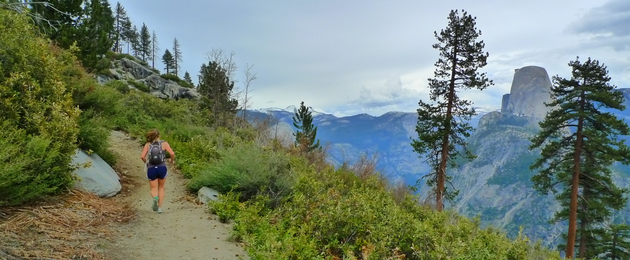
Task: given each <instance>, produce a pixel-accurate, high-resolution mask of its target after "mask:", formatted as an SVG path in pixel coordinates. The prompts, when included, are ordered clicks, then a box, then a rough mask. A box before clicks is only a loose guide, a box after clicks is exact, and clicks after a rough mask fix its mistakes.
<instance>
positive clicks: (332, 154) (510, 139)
mask: <svg viewBox="0 0 630 260" xmlns="http://www.w3.org/2000/svg"><path fill="white" fill-rule="evenodd" d="M519 71H520V73H515V79H514V82H513V84H512V88H511V93H509V94H507V98H504V99H503V103H502V104H501V109H484V108H478V109H476V110H477V111H478V112H479V114H478V115H477V116H475V117H473V119H472V120H471V122H470V123H471V125H472V126H473V127H474V128H476V129H475V131H474V133H472V136H471V138H470V139H469V140H468V142H469V148H470V149H471V151H472V152H473V154H475V155H477V156H478V157H477V158H476V159H475V160H473V161H471V162H464V163H463V164H461V165H460V167H458V168H453V169H449V170H448V171H449V175H451V176H453V185H454V186H455V188H456V189H459V190H460V194H459V196H457V198H456V199H455V201H453V202H451V203H449V204H447V207H450V208H453V209H455V210H457V211H458V212H459V213H461V214H463V215H466V216H470V217H473V216H477V215H480V216H481V221H482V223H483V224H486V225H493V226H496V227H499V228H502V229H504V230H505V231H506V232H507V233H508V234H509V235H510V236H511V237H514V236H516V235H517V234H518V232H519V227H520V226H521V225H522V226H523V228H524V229H523V232H524V234H525V235H527V236H528V237H530V238H531V239H532V240H537V239H541V240H542V241H543V243H544V244H545V245H548V246H552V245H555V244H556V243H558V241H559V239H560V234H562V233H564V232H566V227H565V223H556V224H549V222H548V220H549V219H550V218H551V216H553V214H554V212H555V211H556V210H557V209H558V203H557V202H556V201H555V199H554V195H553V194H550V195H546V196H543V195H541V194H540V193H539V192H537V191H535V190H533V188H532V183H531V177H532V176H533V175H534V172H532V171H530V170H529V165H530V164H531V163H532V162H533V160H534V159H535V158H537V156H539V151H530V150H529V149H528V146H529V144H530V141H529V140H530V138H531V137H533V136H534V135H535V134H536V133H537V131H538V122H539V121H540V120H542V119H543V118H544V116H543V115H544V114H545V113H546V111H548V108H546V107H545V105H544V103H543V102H545V101H547V99H545V98H544V96H545V95H548V93H549V89H550V88H551V84H550V81H549V79H548V78H547V79H544V77H548V75H547V73H546V71H544V68H541V67H526V68H522V69H520V70H517V71H516V72H519ZM526 72H527V73H526ZM530 72H531V73H530ZM517 75H519V76H518V77H517ZM541 77H542V78H541ZM618 90H619V91H621V92H622V93H624V96H625V98H626V100H625V105H626V107H627V110H625V111H621V112H620V111H606V110H604V111H606V112H612V113H615V114H616V115H617V116H618V117H619V118H623V119H625V120H626V122H627V123H630V89H627V88H621V89H618ZM512 91H514V92H513V93H512ZM292 109H293V107H288V108H286V109H279V108H270V109H264V110H257V111H249V112H248V115H249V118H250V121H252V120H255V119H257V120H261V119H265V118H268V119H269V120H272V121H273V123H272V125H273V126H272V127H270V129H275V131H276V132H282V135H284V137H285V138H286V140H288V142H290V143H292V141H293V136H292V133H293V132H294V130H295V129H294V128H293V126H292V124H293V120H292V116H293V115H294V112H293V111H292ZM313 115H314V124H315V125H316V126H317V127H318V132H317V136H318V139H320V141H321V143H322V144H329V150H328V153H329V158H328V160H329V161H330V162H331V163H333V164H335V165H341V163H343V162H353V161H356V160H357V159H358V158H359V157H360V156H361V155H362V154H366V153H367V154H368V155H377V167H378V169H379V170H381V171H382V173H383V174H385V175H386V176H387V177H388V178H390V179H391V180H394V181H404V183H406V184H408V185H414V184H415V183H416V181H417V180H418V179H420V178H421V177H422V176H423V175H425V174H426V173H428V172H429V170H430V169H429V167H428V165H426V164H425V163H424V162H423V159H424V158H423V157H421V156H420V155H418V154H417V153H415V152H414V151H413V149H412V147H411V145H410V143H411V138H416V137H417V133H416V132H415V126H416V123H417V114H416V113H415V112H389V113H385V114H383V115H381V116H371V115H367V114H358V115H352V116H344V117H335V116H334V115H330V114H324V113H317V112H314V113H313ZM622 138H624V139H625V140H626V142H628V138H629V137H627V136H624V137H622ZM614 172H615V175H614V179H615V182H616V183H617V184H618V185H619V186H621V187H626V188H630V167H629V166H623V165H620V164H615V166H614ZM420 184H421V188H420V192H421V196H422V197H423V198H426V197H427V196H429V194H430V192H429V191H430V189H429V187H426V186H423V185H422V182H421V183H420ZM628 206H629V207H626V209H624V210H623V211H622V212H618V213H617V214H616V221H621V222H625V223H630V222H627V221H626V220H625V218H626V217H625V216H630V205H628Z"/></svg>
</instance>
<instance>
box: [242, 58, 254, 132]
mask: <svg viewBox="0 0 630 260" xmlns="http://www.w3.org/2000/svg"><path fill="white" fill-rule="evenodd" d="M252 67H254V64H252V65H249V64H245V71H244V73H245V82H244V83H243V85H244V88H245V89H244V92H245V98H244V99H243V102H242V108H243V120H247V117H246V115H247V107H248V106H249V98H250V97H248V94H249V92H250V90H249V87H250V86H251V84H252V81H254V80H255V79H256V73H252V71H251V70H252Z"/></svg>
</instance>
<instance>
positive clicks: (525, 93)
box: [501, 66, 551, 120]
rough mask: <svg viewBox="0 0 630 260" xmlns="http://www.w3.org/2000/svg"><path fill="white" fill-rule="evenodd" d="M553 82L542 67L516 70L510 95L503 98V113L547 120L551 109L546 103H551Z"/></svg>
mask: <svg viewBox="0 0 630 260" xmlns="http://www.w3.org/2000/svg"><path fill="white" fill-rule="evenodd" d="M550 93H551V81H550V80H549V75H548V74H547V71H546V70H545V69H544V68H542V67H537V66H527V67H523V68H520V69H516V70H515V73H514V79H513V80H512V87H511V89H510V93H509V94H506V95H504V96H503V100H502V104H501V113H502V114H509V115H516V116H526V117H532V118H535V119H537V120H541V119H543V118H545V116H546V115H547V112H549V110H550V109H549V108H548V107H547V106H545V102H547V103H548V102H550V101H551V96H550Z"/></svg>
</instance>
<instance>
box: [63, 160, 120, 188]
mask: <svg viewBox="0 0 630 260" xmlns="http://www.w3.org/2000/svg"><path fill="white" fill-rule="evenodd" d="M72 163H73V164H80V165H84V164H86V163H88V164H89V167H86V168H80V169H78V170H76V171H74V175H75V176H76V177H77V181H76V182H75V183H74V188H75V189H80V190H84V191H87V192H90V193H93V194H96V195H98V196H99V197H105V198H109V197H113V196H114V195H116V194H118V192H120V190H121V189H122V186H121V185H120V179H119V178H118V174H117V173H116V172H115V171H114V169H112V167H110V166H109V164H107V163H106V162H105V161H104V160H103V159H101V157H100V156H98V155H97V154H91V155H89V154H87V153H86V152H84V151H81V150H77V153H76V154H75V156H74V158H73V160H72Z"/></svg>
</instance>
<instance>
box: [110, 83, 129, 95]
mask: <svg viewBox="0 0 630 260" xmlns="http://www.w3.org/2000/svg"><path fill="white" fill-rule="evenodd" d="M105 86H107V87H110V88H113V89H115V90H118V92H120V93H122V94H127V93H129V85H127V83H125V82H122V81H120V80H111V81H108V82H107V83H105Z"/></svg>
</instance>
